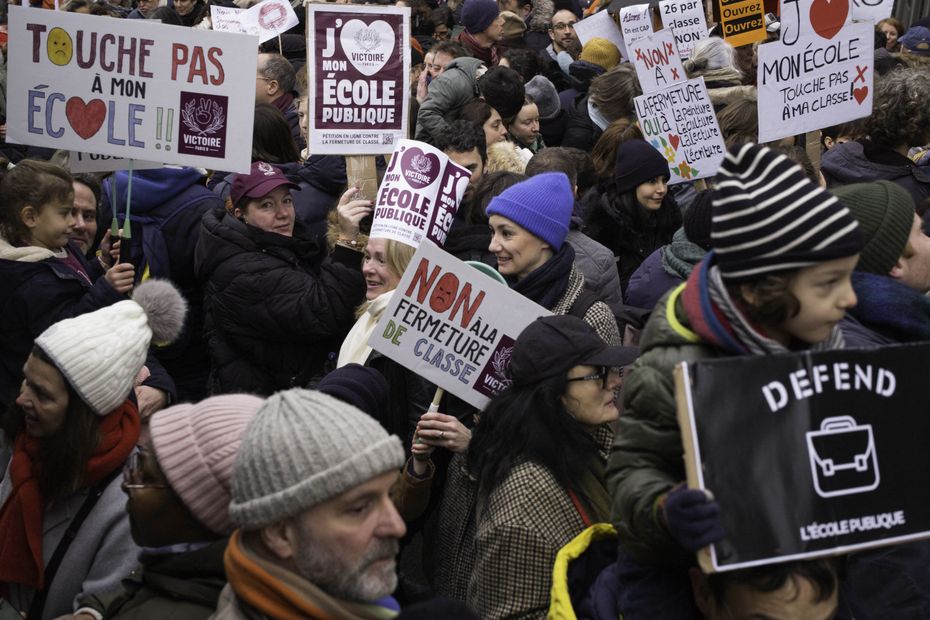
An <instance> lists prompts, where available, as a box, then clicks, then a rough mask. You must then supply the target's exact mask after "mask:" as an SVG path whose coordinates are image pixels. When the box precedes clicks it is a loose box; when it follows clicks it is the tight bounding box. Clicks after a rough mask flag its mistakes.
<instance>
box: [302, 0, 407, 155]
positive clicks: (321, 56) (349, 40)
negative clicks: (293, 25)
mask: <svg viewBox="0 0 930 620" xmlns="http://www.w3.org/2000/svg"><path fill="white" fill-rule="evenodd" d="M409 24H410V9H409V8H407V7H402V8H397V7H385V6H353V5H343V4H339V5H323V4H309V5H307V69H308V71H309V80H310V81H309V83H310V84H311V88H310V101H309V111H310V118H309V127H310V144H309V149H310V152H311V153H314V154H338V155H364V154H380V153H384V152H386V151H388V150H393V149H394V145H396V144H397V142H398V141H399V140H401V139H402V138H404V137H405V136H406V135H407V107H408V99H409V97H408V93H409V92H410V54H409V48H410V25H409Z"/></svg>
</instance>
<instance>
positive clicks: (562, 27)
mask: <svg viewBox="0 0 930 620" xmlns="http://www.w3.org/2000/svg"><path fill="white" fill-rule="evenodd" d="M552 29H553V30H555V31H556V32H561V31H562V30H574V29H575V22H568V23H563V22H559V23H558V24H553V25H552Z"/></svg>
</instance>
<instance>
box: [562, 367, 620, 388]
mask: <svg viewBox="0 0 930 620" xmlns="http://www.w3.org/2000/svg"><path fill="white" fill-rule="evenodd" d="M610 375H616V376H617V377H623V368H621V367H619V366H601V367H600V368H598V369H597V371H596V372H593V373H591V374H590V375H585V376H583V377H571V378H570V379H568V381H569V382H571V381H600V382H601V387H603V388H604V389H605V390H606V389H607V387H608V385H607V384H608V382H609V381H610Z"/></svg>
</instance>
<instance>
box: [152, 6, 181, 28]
mask: <svg viewBox="0 0 930 620" xmlns="http://www.w3.org/2000/svg"><path fill="white" fill-rule="evenodd" d="M149 19H157V20H158V21H160V22H161V23H163V24H170V25H171V26H183V25H184V22H182V21H181V16H180V15H178V12H177V11H175V10H174V9H173V8H171V7H170V6H160V7H156V8H155V10H153V11H152V12H151V13H149Z"/></svg>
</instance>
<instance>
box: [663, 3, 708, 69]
mask: <svg viewBox="0 0 930 620" xmlns="http://www.w3.org/2000/svg"><path fill="white" fill-rule="evenodd" d="M659 13H660V14H661V16H662V24H663V25H664V26H665V27H666V28H671V29H672V32H674V33H675V44H676V45H677V46H678V54H679V55H680V56H681V57H682V58H690V57H691V50H692V49H694V46H695V44H696V43H697V42H698V41H700V40H701V39H706V38H707V21H706V19H705V17H704V3H703V2H701V0H662V1H661V2H659Z"/></svg>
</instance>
